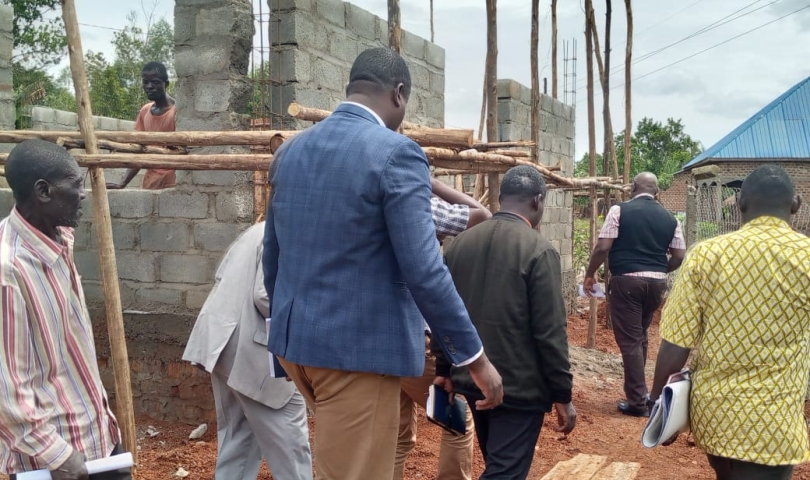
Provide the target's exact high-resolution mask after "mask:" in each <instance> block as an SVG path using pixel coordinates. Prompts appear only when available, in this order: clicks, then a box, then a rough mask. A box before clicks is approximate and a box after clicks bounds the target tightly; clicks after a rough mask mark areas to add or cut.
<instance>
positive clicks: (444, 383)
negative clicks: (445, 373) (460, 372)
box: [433, 377, 456, 403]
mask: <svg viewBox="0 0 810 480" xmlns="http://www.w3.org/2000/svg"><path fill="white" fill-rule="evenodd" d="M433 385H436V386H437V387H439V388H441V389H442V390H444V391H445V392H447V394H448V396H449V398H450V403H453V399H454V398H455V396H456V391H455V389H454V388H453V381H452V380H450V377H436V378H435V379H434V380H433Z"/></svg>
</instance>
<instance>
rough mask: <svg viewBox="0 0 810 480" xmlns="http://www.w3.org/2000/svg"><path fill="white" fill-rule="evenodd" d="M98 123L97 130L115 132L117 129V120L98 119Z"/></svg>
mask: <svg viewBox="0 0 810 480" xmlns="http://www.w3.org/2000/svg"><path fill="white" fill-rule="evenodd" d="M99 123H100V126H99V130H109V131H115V130H118V129H119V128H118V126H119V125H118V119H117V118H107V117H100V118H99Z"/></svg>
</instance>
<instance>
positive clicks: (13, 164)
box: [6, 139, 79, 203]
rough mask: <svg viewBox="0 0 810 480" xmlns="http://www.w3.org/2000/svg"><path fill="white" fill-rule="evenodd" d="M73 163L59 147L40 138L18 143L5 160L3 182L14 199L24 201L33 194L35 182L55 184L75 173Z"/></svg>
mask: <svg viewBox="0 0 810 480" xmlns="http://www.w3.org/2000/svg"><path fill="white" fill-rule="evenodd" d="M78 169H79V166H78V164H77V163H76V160H75V159H74V158H73V157H72V156H71V155H70V154H69V153H68V152H67V150H65V149H64V148H63V147H60V146H59V145H57V144H55V143H52V142H48V141H45V140H40V139H31V140H25V141H24V142H21V143H20V144H19V145H17V146H16V147H14V149H13V150H11V153H9V154H8V159H7V160H6V180H7V181H8V186H9V187H11V191H12V192H14V199H15V200H17V202H20V203H21V202H25V201H27V200H28V199H29V198H31V195H32V194H33V192H34V184H35V183H36V182H37V180H45V181H47V182H48V183H56V182H59V181H61V180H64V179H66V178H68V177H70V176H71V175H73V174H74V173H76V171H78Z"/></svg>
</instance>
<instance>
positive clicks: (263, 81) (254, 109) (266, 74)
mask: <svg viewBox="0 0 810 480" xmlns="http://www.w3.org/2000/svg"><path fill="white" fill-rule="evenodd" d="M248 77H249V78H250V83H251V84H252V85H253V90H252V92H251V94H250V100H248V104H247V107H246V108H245V110H244V111H242V112H241V113H243V114H247V115H250V117H251V118H260V117H269V116H270V107H269V105H267V99H268V98H269V96H270V87H271V83H270V62H266V63H265V64H264V65H262V66H261V67H260V68H255V69H253V70H252V71H251V72H250V73H249V74H248ZM262 102H265V104H264V105H262Z"/></svg>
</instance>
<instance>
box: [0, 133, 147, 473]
mask: <svg viewBox="0 0 810 480" xmlns="http://www.w3.org/2000/svg"><path fill="white" fill-rule="evenodd" d="M6 178H7V179H8V184H9V185H10V186H11V190H12V191H13V193H14V199H15V200H16V202H17V205H16V206H15V207H14V208H13V209H12V210H11V213H10V214H9V216H8V217H7V218H5V219H4V220H3V221H2V222H0V309H1V310H0V311H2V315H3V322H2V326H0V472H3V473H7V474H11V479H12V480H14V479H15V476H16V474H18V473H22V472H27V471H31V470H39V469H48V470H50V471H51V478H53V479H54V480H87V479H88V478H91V479H93V480H130V479H131V478H132V476H131V474H130V472H129V469H125V470H119V471H115V472H107V473H103V474H98V475H92V476H89V477H88V474H87V469H86V468H85V462H86V461H89V460H99V459H102V458H106V457H109V456H110V455H114V454H117V453H122V448H121V445H120V442H121V432H120V431H119V430H118V423H117V421H116V419H115V416H114V415H113V413H112V411H111V410H110V407H109V402H108V400H107V392H106V391H105V390H104V386H103V385H102V383H101V377H100V375H99V371H98V364H97V363H96V347H95V344H94V343H93V330H92V325H91V323H90V317H89V316H88V314H87V305H86V304H85V302H84V293H83V291H82V285H81V280H80V277H79V274H78V272H77V271H76V265H75V264H74V262H73V229H74V228H75V227H77V226H78V225H79V218H80V217H81V214H82V200H84V197H85V193H84V189H83V188H82V180H83V176H82V172H81V170H80V169H79V166H78V165H77V164H76V160H74V159H73V157H72V156H71V155H70V154H68V153H67V151H66V150H65V149H64V148H62V147H59V146H57V145H55V144H53V143H50V142H46V141H44V140H26V141H24V142H22V143H20V144H19V145H17V146H16V147H14V149H13V150H12V151H11V153H9V155H8V160H7V161H6Z"/></svg>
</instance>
